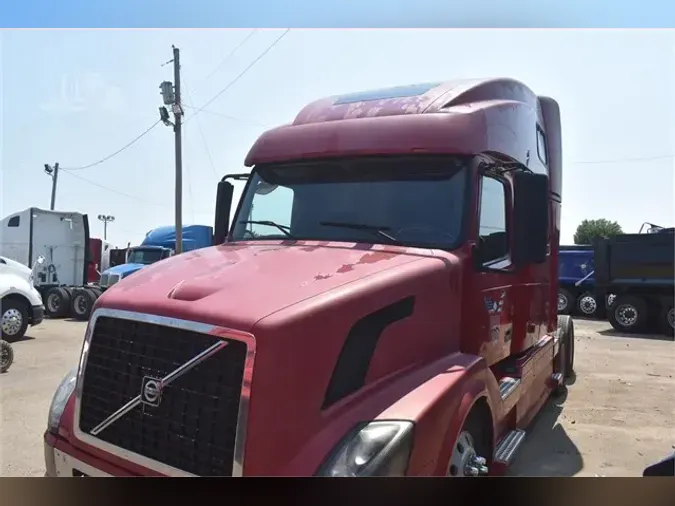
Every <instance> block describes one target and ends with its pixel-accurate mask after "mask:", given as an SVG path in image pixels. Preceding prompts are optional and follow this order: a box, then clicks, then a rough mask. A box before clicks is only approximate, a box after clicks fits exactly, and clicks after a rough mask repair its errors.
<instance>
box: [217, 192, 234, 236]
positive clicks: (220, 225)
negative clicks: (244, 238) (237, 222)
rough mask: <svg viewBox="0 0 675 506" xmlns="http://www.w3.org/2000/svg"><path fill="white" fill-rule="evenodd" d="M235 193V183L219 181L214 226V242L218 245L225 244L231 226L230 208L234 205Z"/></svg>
mask: <svg viewBox="0 0 675 506" xmlns="http://www.w3.org/2000/svg"><path fill="white" fill-rule="evenodd" d="M233 194H234V185H233V184H232V183H229V182H227V181H220V182H219V183H218V191H217V193H216V213H215V214H216V216H215V223H214V227H213V244H214V246H217V245H219V244H223V243H224V242H225V239H226V238H227V234H228V232H229V228H230V208H231V207H232V195H233Z"/></svg>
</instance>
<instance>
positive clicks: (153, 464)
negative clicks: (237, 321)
mask: <svg viewBox="0 0 675 506" xmlns="http://www.w3.org/2000/svg"><path fill="white" fill-rule="evenodd" d="M101 316H108V317H111V318H120V319H124V320H132V321H140V322H145V323H153V324H156V325H163V326H167V327H173V328H180V329H184V330H189V331H191V332H199V333H202V334H209V335H212V336H216V337H221V338H227V339H233V340H237V341H242V342H244V343H245V344H246V348H247V353H246V363H245V364H244V375H243V378H242V385H241V397H240V400H239V416H238V420H237V429H236V436H235V444H234V461H233V464H232V476H237V477H238V476H243V469H244V457H245V449H246V428H247V425H248V415H249V397H250V389H251V382H252V380H253V364H254V361H255V351H256V342H255V338H254V337H253V335H251V334H249V333H246V332H241V331H238V330H234V329H229V328H226V327H221V326H217V325H210V324H207V323H201V322H195V321H188V320H181V319H178V318H172V317H167V316H158V315H153V314H146V313H137V312H134V311H123V310H119V309H108V308H99V309H97V310H96V311H94V313H93V314H92V316H91V318H90V320H89V324H88V325H87V331H86V333H85V338H84V343H83V345H82V353H81V355H80V364H79V369H78V373H77V383H76V385H75V416H74V427H73V432H74V434H75V437H76V438H77V439H78V440H79V441H82V442H83V443H85V444H87V445H89V446H92V447H94V448H97V449H99V450H102V451H104V452H107V453H109V454H111V455H114V456H115V457H118V458H121V459H124V460H127V461H129V462H132V463H134V464H136V465H138V466H141V467H144V468H146V469H150V470H153V471H155V472H158V473H160V474H164V475H166V476H193V475H192V474H190V473H188V472H186V471H183V470H181V469H177V468H175V467H172V466H169V465H167V464H164V463H162V462H158V461H156V460H154V459H151V458H148V457H145V456H143V455H139V454H137V453H134V452H131V451H128V450H125V449H123V448H120V447H117V446H114V445H111V444H109V443H107V442H105V441H102V440H101V439H99V438H97V437H96V436H94V435H91V434H86V433H84V432H82V431H81V430H80V410H81V402H82V391H83V381H84V371H85V370H86V366H87V356H88V353H89V347H90V344H91V339H92V335H93V331H94V328H95V326H96V321H97V320H98V318H100V317H101ZM214 353H215V352H214ZM195 358H196V357H195ZM193 360H194V359H193Z"/></svg>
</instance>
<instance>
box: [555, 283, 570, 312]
mask: <svg viewBox="0 0 675 506" xmlns="http://www.w3.org/2000/svg"><path fill="white" fill-rule="evenodd" d="M573 307H574V297H573V296H572V294H571V293H570V292H569V290H565V289H564V288H560V289H558V314H570V313H571V312H572V308H573Z"/></svg>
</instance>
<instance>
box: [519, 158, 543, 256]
mask: <svg viewBox="0 0 675 506" xmlns="http://www.w3.org/2000/svg"><path fill="white" fill-rule="evenodd" d="M513 187H514V191H513V248H512V260H513V263H514V264H515V265H516V266H517V267H523V266H526V265H532V264H541V263H544V262H545V261H546V255H547V253H548V239H549V179H548V176H546V175H544V174H533V173H531V172H525V171H518V172H515V173H514V178H513Z"/></svg>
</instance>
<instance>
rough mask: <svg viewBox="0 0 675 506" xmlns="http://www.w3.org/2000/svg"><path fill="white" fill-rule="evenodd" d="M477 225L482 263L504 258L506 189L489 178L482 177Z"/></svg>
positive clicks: (506, 251)
mask: <svg viewBox="0 0 675 506" xmlns="http://www.w3.org/2000/svg"><path fill="white" fill-rule="evenodd" d="M478 223H479V228H478V235H479V237H480V250H481V259H482V260H483V262H492V261H493V260H498V259H500V258H503V257H505V256H506V255H507V254H508V252H509V240H508V235H507V233H506V187H505V186H504V184H503V183H502V182H500V181H498V180H496V179H494V178H491V177H484V178H483V181H482V187H481V194H480V217H479V221H478Z"/></svg>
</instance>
